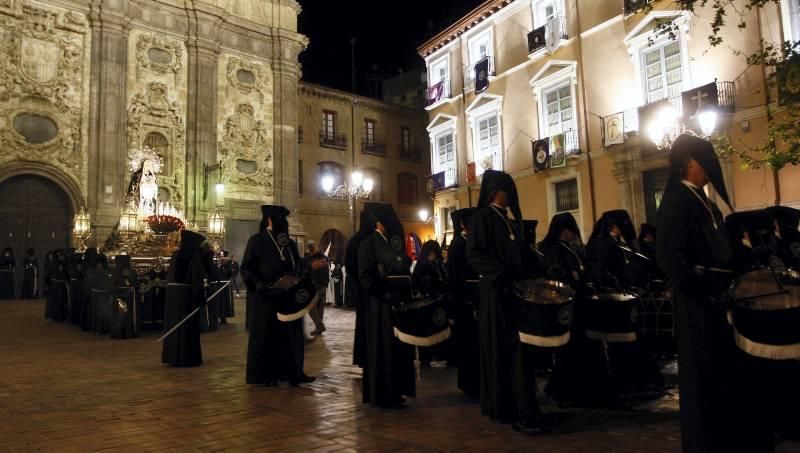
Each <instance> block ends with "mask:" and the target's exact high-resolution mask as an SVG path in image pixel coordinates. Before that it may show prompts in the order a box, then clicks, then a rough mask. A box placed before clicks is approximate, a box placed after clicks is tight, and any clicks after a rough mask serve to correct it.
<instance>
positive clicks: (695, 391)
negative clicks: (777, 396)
mask: <svg viewBox="0 0 800 453" xmlns="http://www.w3.org/2000/svg"><path fill="white" fill-rule="evenodd" d="M693 191H694V192H695V194H693V193H692V192H693ZM698 196H699V197H700V198H702V199H703V200H705V202H707V203H709V206H710V207H711V209H712V212H713V215H714V220H712V217H711V214H710V213H709V211H708V209H707V208H706V207H705V206H704V205H703V202H701V201H700V200H699V199H698V198H697V197H698ZM714 223H716V228H715V226H714ZM658 233H659V234H658V238H657V244H658V247H657V250H658V261H659V264H660V265H661V268H662V270H663V271H664V273H665V274H666V275H667V276H668V277H669V278H670V279H671V281H672V287H673V297H674V305H675V315H676V329H677V336H678V368H679V370H680V373H679V375H678V382H679V386H680V396H681V398H680V414H681V436H682V443H683V449H684V451H692V452H694V451H697V452H706V451H708V452H716V451H719V452H723V451H762V450H761V448H762V447H763V446H764V445H765V444H764V443H763V441H764V440H766V441H767V443H770V442H771V437H772V435H771V433H770V434H769V436H768V437H767V436H764V435H763V433H761V432H760V429H759V428H758V420H757V419H758V418H761V414H754V413H753V414H751V413H749V412H750V411H749V409H748V407H751V405H750V404H748V401H749V398H750V396H749V395H751V394H752V393H753V392H752V391H751V389H750V388H737V378H738V377H739V375H740V374H741V373H740V370H739V369H737V368H738V367H737V361H738V358H739V357H741V355H740V354H743V353H741V352H739V351H738V350H737V349H736V346H735V343H734V338H733V334H732V331H731V327H730V325H729V324H728V321H727V317H726V307H725V306H724V305H723V304H722V303H721V301H720V298H721V295H722V294H723V292H724V291H725V289H726V288H727V286H728V283H729V282H728V281H727V280H725V276H724V275H721V274H715V273H711V272H708V273H705V274H704V275H698V274H697V273H696V272H695V271H694V268H695V266H705V267H720V268H724V267H726V266H728V265H729V263H730V260H731V248H730V244H729V243H728V239H727V238H728V236H727V234H726V232H725V226H724V223H723V221H722V215H721V213H720V211H719V209H718V208H717V207H716V205H714V204H713V203H711V202H710V201H709V200H708V199H707V198H706V196H705V193H704V192H703V191H702V190H695V189H691V188H689V187H688V186H684V185H683V184H680V183H678V184H673V185H671V186H670V187H668V189H667V191H666V193H665V194H664V198H663V201H662V203H661V207H660V209H659V213H658ZM751 416H754V417H751ZM748 419H750V420H749V421H748ZM759 444H760V445H759ZM756 445H758V446H756Z"/></svg>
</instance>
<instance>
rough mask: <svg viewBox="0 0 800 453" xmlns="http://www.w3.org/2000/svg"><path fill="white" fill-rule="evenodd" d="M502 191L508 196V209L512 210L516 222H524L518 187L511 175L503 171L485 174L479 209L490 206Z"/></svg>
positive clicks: (492, 171)
mask: <svg viewBox="0 0 800 453" xmlns="http://www.w3.org/2000/svg"><path fill="white" fill-rule="evenodd" d="M501 190H502V191H504V192H505V193H507V194H508V208H509V209H510V210H511V214H512V215H513V216H514V220H515V221H517V222H520V221H521V220H522V210H521V209H520V207H519V195H518V194H517V185H516V184H515V183H514V179H513V178H512V177H511V175H509V174H508V173H504V172H502V171H497V170H486V172H484V173H483V180H482V181H481V193H480V196H479V197H478V209H482V208H485V207H487V206H489V203H491V202H492V198H493V197H494V195H495V194H496V193H497V192H499V191H501Z"/></svg>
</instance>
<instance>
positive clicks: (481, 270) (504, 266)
mask: <svg viewBox="0 0 800 453" xmlns="http://www.w3.org/2000/svg"><path fill="white" fill-rule="evenodd" d="M511 225H512V226H513V223H512V224H511ZM508 228H509V226H508V225H507V224H506V222H505V221H504V220H503V218H502V217H501V215H499V214H498V213H497V212H496V211H495V210H494V208H493V207H492V206H486V207H483V208H481V209H480V210H479V211H478V212H477V213H476V214H475V215H474V216H473V217H472V219H471V220H470V223H469V236H468V237H467V259H468V260H469V264H470V265H471V266H472V269H474V270H475V272H477V273H478V274H480V275H481V276H482V278H481V281H480V307H479V316H478V318H479V322H480V342H481V412H482V413H483V414H484V415H487V416H489V417H491V418H493V419H496V420H499V421H502V422H510V421H516V420H531V419H534V418H536V417H537V416H538V415H539V406H538V403H537V401H536V378H535V374H534V370H533V367H532V366H531V364H530V363H529V361H528V360H526V359H525V355H526V354H525V351H524V350H523V348H522V345H521V343H520V341H519V330H518V328H517V325H516V322H515V320H516V305H515V303H516V301H515V300H514V298H513V297H512V296H511V295H510V294H509V292H508V290H507V288H508V286H509V285H510V284H511V283H512V282H514V281H516V280H520V279H525V278H528V277H531V276H530V275H529V270H530V266H529V265H528V264H529V263H533V262H535V261H536V258H535V257H534V256H533V251H532V250H531V248H530V247H529V245H528V244H527V243H525V240H524V238H523V234H522V231H519V229H518V228H515V229H514V230H513V234H514V237H513V238H512V237H511V235H510V234H509V231H508Z"/></svg>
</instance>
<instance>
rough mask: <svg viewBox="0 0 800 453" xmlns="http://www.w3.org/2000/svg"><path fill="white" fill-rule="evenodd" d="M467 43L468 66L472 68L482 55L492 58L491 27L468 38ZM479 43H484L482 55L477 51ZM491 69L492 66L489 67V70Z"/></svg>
mask: <svg viewBox="0 0 800 453" xmlns="http://www.w3.org/2000/svg"><path fill="white" fill-rule="evenodd" d="M467 43H468V47H469V66H470V67H471V68H473V70H474V68H475V65H476V64H478V62H479V61H481V60H482V59H483V58H484V57H489V58H490V59H493V58H494V54H495V52H494V30H493V29H492V27H489V28H487V29H486V30H484V31H482V32H480V33H478V34H477V35H475V36H473V37H471V38H469V41H467ZM481 44H485V45H486V55H483V56H481V54H480V53H479V48H480V46H481ZM491 69H492V68H489V72H491Z"/></svg>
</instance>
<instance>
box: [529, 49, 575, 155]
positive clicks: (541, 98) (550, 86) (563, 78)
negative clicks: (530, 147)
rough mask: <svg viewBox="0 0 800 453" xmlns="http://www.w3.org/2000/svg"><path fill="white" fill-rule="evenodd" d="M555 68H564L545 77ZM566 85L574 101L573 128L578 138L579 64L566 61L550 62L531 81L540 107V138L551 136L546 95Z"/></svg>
mask: <svg viewBox="0 0 800 453" xmlns="http://www.w3.org/2000/svg"><path fill="white" fill-rule="evenodd" d="M554 66H561V67H562V68H561V69H559V70H557V71H555V72H553V73H552V74H550V75H547V76H545V75H544V74H546V73H547V72H548V71H549V70H550V69H551V68H552V67H554ZM566 84H569V88H570V96H571V99H572V126H573V127H572V128H573V129H574V130H575V131H576V136H578V134H577V131H578V115H577V114H576V112H577V110H578V97H577V96H576V94H577V93H576V88H577V86H578V63H577V62H575V61H566V60H550V61H549V62H547V64H545V66H544V67H543V68H542V69H540V70H539V72H538V73H536V75H534V76H533V78H531V81H530V85H531V88H532V89H533V96H534V98H535V99H536V103H537V105H538V109H537V111H538V115H537V116H538V118H539V138H545V137H549V136H550V132H549V131H550V127H549V125H548V124H547V98H546V96H545V93H547V92H549V91H552V90H554V89H556V88H563V87H564V85H566ZM579 141H580V140H579Z"/></svg>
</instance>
